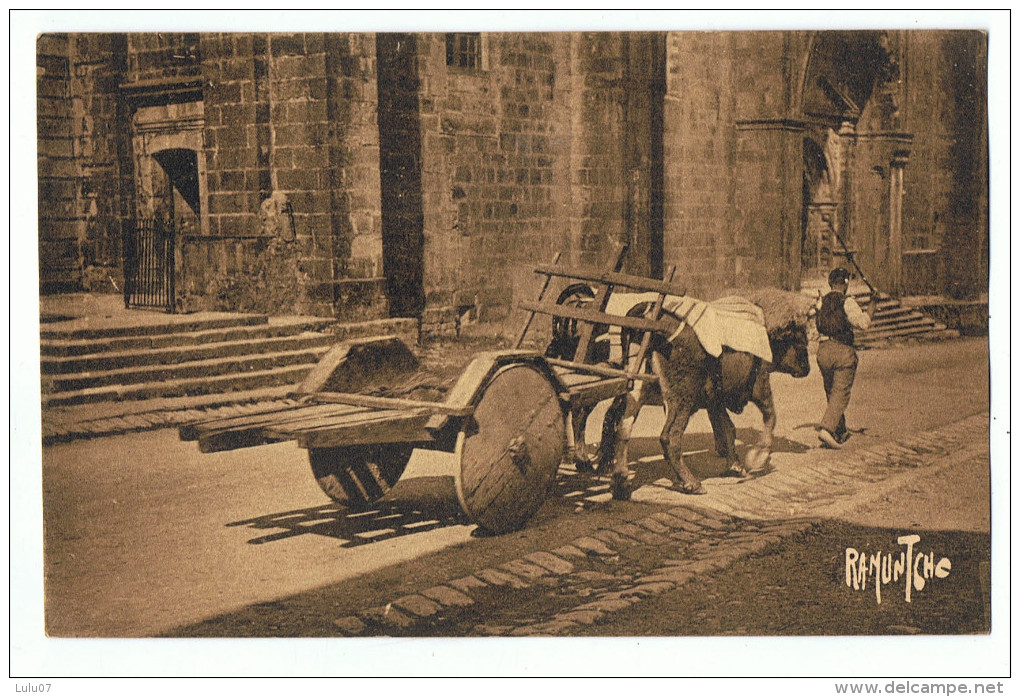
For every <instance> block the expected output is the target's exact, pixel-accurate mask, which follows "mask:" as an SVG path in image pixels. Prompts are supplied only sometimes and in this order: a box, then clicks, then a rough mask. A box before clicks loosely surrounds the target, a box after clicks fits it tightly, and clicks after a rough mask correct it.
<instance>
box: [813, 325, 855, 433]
mask: <svg viewBox="0 0 1020 697" xmlns="http://www.w3.org/2000/svg"><path fill="white" fill-rule="evenodd" d="M816 360H817V361H818V370H820V371H821V373H822V383H823V384H824V385H825V398H826V399H827V400H828V406H827V407H826V409H825V415H824V416H823V417H822V428H824V429H826V430H828V431H829V433H831V434H832V435H834V436H836V438H837V439H838V438H842V437H843V436H844V434H845V433H846V417H845V416H844V412H846V407H847V404H849V403H850V390H851V388H852V387H853V386H854V376H855V375H856V374H857V352H856V351H855V350H854V348H853V347H852V346H847V345H846V344H841V343H839V342H838V341H833V340H831V339H828V340H826V341H822V342H820V343H819V344H818V356H817V357H816Z"/></svg>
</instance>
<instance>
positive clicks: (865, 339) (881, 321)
mask: <svg viewBox="0 0 1020 697" xmlns="http://www.w3.org/2000/svg"><path fill="white" fill-rule="evenodd" d="M851 295H852V296H853V298H854V299H855V300H856V301H857V303H858V304H859V305H860V306H861V307H862V308H865V309H867V306H868V304H869V303H871V302H872V297H871V291H869V290H864V291H860V292H856V293H853V292H852V293H851ZM875 301H876V303H877V306H876V310H875V314H874V316H873V317H872V320H871V327H870V328H869V329H868V330H867V331H863V332H862V331H859V330H858V331H856V333H855V337H856V340H857V345H858V346H865V347H871V346H878V345H881V344H883V343H887V342H890V341H897V340H901V339H922V340H927V341H940V340H943V339H955V338H957V337H959V336H960V333H959V332H958V331H956V330H955V329H949V328H947V327H946V325H944V324H942V323H941V322H939V321H937V320H935V319H934V318H932V317H929V316H928V315H926V314H925V313H923V312H921V311H920V310H917V309H914V308H910V307H906V306H904V305H903V303H902V302H900V300H898V299H896V298H892V297H889V296H887V295H884V294H882V293H879V294H878V295H877V296H876V299H875Z"/></svg>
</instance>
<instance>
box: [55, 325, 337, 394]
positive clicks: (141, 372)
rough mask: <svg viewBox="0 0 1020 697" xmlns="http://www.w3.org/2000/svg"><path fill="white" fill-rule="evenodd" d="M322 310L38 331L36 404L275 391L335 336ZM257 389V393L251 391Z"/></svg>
mask: <svg viewBox="0 0 1020 697" xmlns="http://www.w3.org/2000/svg"><path fill="white" fill-rule="evenodd" d="M331 324H333V320H330V319H328V318H301V317H294V318H274V319H273V320H272V321H270V320H269V319H268V318H267V317H266V316H265V315H220V316H215V317H206V318H196V319H184V320H181V319H178V318H174V319H173V320H170V319H168V320H167V321H165V322H157V323H148V324H137V325H133V326H132V325H125V326H91V327H90V326H85V327H80V326H79V327H67V326H64V327H60V326H59V325H58V324H54V325H46V324H44V325H43V329H42V331H41V332H40V352H41V358H40V360H41V373H42V403H43V407H61V406H72V405H84V404H94V403H99V402H110V401H122V400H146V399H156V398H174V397H185V396H194V395H211V394H216V393H236V392H242V391H243V392H246V393H247V394H246V397H247V398H251V396H252V394H251V393H252V392H256V393H264V394H265V396H266V397H267V398H272V397H274V396H282V395H283V394H285V393H286V392H287V391H288V390H289V389H291V388H292V386H293V385H295V384H297V383H299V382H300V381H301V380H302V379H303V378H304V376H305V375H306V374H307V373H308V371H310V370H311V369H312V367H313V366H314V365H315V364H316V363H317V362H318V360H319V358H320V357H321V356H322V354H323V353H325V352H326V351H327V350H329V347H330V346H332V345H333V344H334V343H336V342H337V341H338V340H339V338H338V337H337V336H335V335H334V334H332V333H326V332H325V331H323V330H325V329H326V328H327V327H328V326H330V325H331ZM256 396H257V395H256Z"/></svg>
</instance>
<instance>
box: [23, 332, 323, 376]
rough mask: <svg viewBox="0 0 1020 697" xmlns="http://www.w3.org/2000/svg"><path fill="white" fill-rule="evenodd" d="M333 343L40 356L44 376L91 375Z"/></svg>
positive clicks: (265, 342) (273, 341) (318, 338)
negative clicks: (123, 369)
mask: <svg viewBox="0 0 1020 697" xmlns="http://www.w3.org/2000/svg"><path fill="white" fill-rule="evenodd" d="M335 342H336V339H335V338H334V337H333V336H331V335H329V334H320V333H317V332H303V333H301V334H293V335H288V336H277V337H265V338H256V337H247V338H245V339H244V340H242V341H218V342H211V343H201V344H191V345H183V346H169V347H166V348H157V349H132V350H125V351H105V352H96V353H89V354H84V355H75V356H68V357H50V356H43V358H42V361H41V368H42V374H43V375H70V374H73V373H94V372H102V371H111V370H119V369H122V368H135V367H142V366H154V365H162V366H171V365H178V364H181V363H187V362H191V361H202V360H209V359H213V358H227V357H229V356H242V355H259V354H266V353H278V352H281V351H297V350H301V349H310V348H319V347H323V346H326V347H328V346H331V345H333V344H334V343H335Z"/></svg>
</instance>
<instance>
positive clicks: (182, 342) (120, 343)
mask: <svg viewBox="0 0 1020 697" xmlns="http://www.w3.org/2000/svg"><path fill="white" fill-rule="evenodd" d="M331 323H332V320H326V319H323V320H312V319H307V318H299V319H293V320H282V321H275V320H274V321H273V322H271V323H268V324H254V325H240V326H226V327H220V328H215V329H201V330H198V331H180V332H177V331H175V332H172V333H169V334H138V335H133V336H120V337H105V338H98V339H69V340H68V339H43V340H42V341H40V350H41V352H42V355H43V356H83V355H88V354H98V353H104V352H119V351H130V350H146V349H162V348H169V347H186V346H199V345H203V344H211V343H216V342H224V341H258V340H260V339H267V338H274V337H284V336H293V335H295V334H301V333H304V332H309V331H319V330H321V329H323V328H325V327H327V326H329V325H330V324H331Z"/></svg>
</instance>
